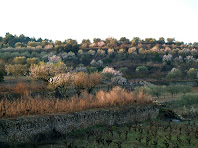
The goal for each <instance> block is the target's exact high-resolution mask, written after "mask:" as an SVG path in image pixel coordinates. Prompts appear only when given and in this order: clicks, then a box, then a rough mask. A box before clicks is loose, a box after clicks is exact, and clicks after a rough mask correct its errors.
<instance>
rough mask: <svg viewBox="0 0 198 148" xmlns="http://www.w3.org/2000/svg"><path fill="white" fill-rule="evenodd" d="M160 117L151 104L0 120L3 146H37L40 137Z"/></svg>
mask: <svg viewBox="0 0 198 148" xmlns="http://www.w3.org/2000/svg"><path fill="white" fill-rule="evenodd" d="M158 114H159V108H158V106H156V105H151V104H150V105H144V106H128V107H122V108H112V109H108V110H107V109H106V110H105V109H97V110H87V111H82V112H76V113H69V114H58V115H57V114H56V115H42V116H28V117H19V118H15V119H0V143H12V144H24V143H34V142H36V141H37V140H38V139H39V136H38V135H42V136H44V137H45V136H47V135H50V134H52V133H56V135H57V133H58V134H59V135H65V134H67V133H69V132H71V131H74V130H79V129H85V128H87V127H91V126H95V125H113V124H125V123H134V122H143V121H145V120H148V119H153V118H156V117H157V116H158Z"/></svg>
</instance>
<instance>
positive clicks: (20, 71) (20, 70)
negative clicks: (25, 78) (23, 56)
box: [5, 64, 28, 77]
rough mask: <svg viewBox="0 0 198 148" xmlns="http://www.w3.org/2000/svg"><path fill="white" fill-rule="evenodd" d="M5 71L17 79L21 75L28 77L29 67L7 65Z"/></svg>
mask: <svg viewBox="0 0 198 148" xmlns="http://www.w3.org/2000/svg"><path fill="white" fill-rule="evenodd" d="M5 70H6V72H7V75H9V74H12V75H14V76H15V77H16V76H19V75H26V73H27V71H28V69H27V65H21V64H15V65H6V67H5Z"/></svg>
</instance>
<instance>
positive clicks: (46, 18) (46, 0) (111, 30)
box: [0, 0, 198, 43]
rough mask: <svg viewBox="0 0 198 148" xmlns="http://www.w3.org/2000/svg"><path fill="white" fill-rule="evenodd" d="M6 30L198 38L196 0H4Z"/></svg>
mask: <svg viewBox="0 0 198 148" xmlns="http://www.w3.org/2000/svg"><path fill="white" fill-rule="evenodd" d="M0 6H1V7H0V14H1V21H0V36H3V37H4V36H5V33H6V32H9V33H11V34H16V35H20V34H24V35H25V36H29V37H35V38H39V37H41V38H42V39H44V38H47V39H52V40H54V41H55V40H61V41H63V40H65V39H68V38H72V39H76V40H78V42H79V43H80V42H81V40H82V39H90V40H91V41H92V40H93V38H101V39H106V38H107V37H109V36H112V37H114V38H117V39H120V37H127V38H129V39H130V40H131V39H132V38H133V37H140V38H141V39H144V38H146V37H148V38H149V37H152V38H156V39H158V38H159V37H164V38H165V39H166V38H168V37H174V38H175V39H176V40H177V41H184V42H185V43H189V42H192V43H193V42H198V37H197V36H198V0H100V1H96V0H34V1H33V0H0Z"/></svg>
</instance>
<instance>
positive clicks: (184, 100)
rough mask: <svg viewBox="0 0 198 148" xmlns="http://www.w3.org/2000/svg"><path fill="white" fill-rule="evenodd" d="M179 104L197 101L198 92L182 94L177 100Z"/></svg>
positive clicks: (190, 103) (189, 103) (195, 102)
mask: <svg viewBox="0 0 198 148" xmlns="http://www.w3.org/2000/svg"><path fill="white" fill-rule="evenodd" d="M179 103H180V105H192V104H197V103H198V94H197V93H196V94H186V95H182V96H181V99H180V100H179Z"/></svg>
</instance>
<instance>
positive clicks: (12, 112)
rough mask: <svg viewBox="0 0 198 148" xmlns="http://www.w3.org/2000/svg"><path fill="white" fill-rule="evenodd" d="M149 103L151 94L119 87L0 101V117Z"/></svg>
mask: <svg viewBox="0 0 198 148" xmlns="http://www.w3.org/2000/svg"><path fill="white" fill-rule="evenodd" d="M142 103H151V96H149V95H144V94H143V93H142V92H140V93H139V94H135V93H133V92H128V91H126V90H124V89H121V88H119V87H115V88H113V89H112V90H111V91H110V92H104V91H102V90H101V91H99V92H98V93H96V95H95V96H93V95H91V94H88V93H86V92H83V93H82V95H81V96H80V97H72V98H71V99H69V100H60V99H47V98H44V99H43V98H40V97H39V96H38V97H37V98H26V99H24V98H20V99H16V100H12V101H10V100H7V99H4V100H1V101H0V112H1V114H0V117H1V118H2V117H16V116H23V115H30V114H31V115H33V114H48V113H62V112H66V113H69V112H76V111H82V110H86V109H91V108H104V107H113V106H124V105H129V104H142Z"/></svg>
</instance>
